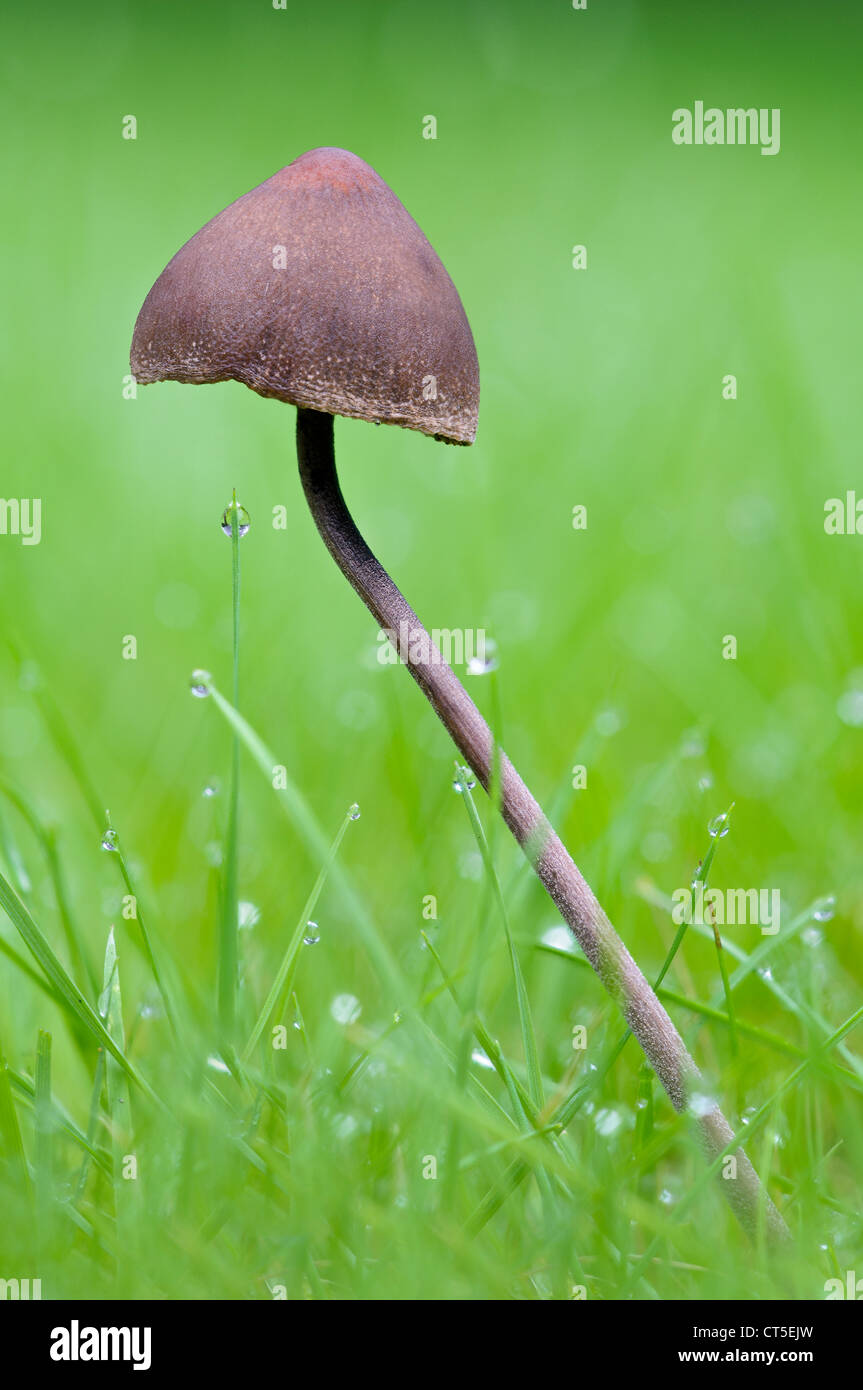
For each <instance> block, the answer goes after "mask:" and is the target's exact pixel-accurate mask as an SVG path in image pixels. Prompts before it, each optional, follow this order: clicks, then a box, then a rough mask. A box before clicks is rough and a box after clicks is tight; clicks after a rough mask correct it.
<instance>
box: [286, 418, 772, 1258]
mask: <svg viewBox="0 0 863 1390" xmlns="http://www.w3.org/2000/svg"><path fill="white" fill-rule="evenodd" d="M297 456H298V459H299V465H300V479H301V481H302V485H303V490H304V492H305V495H306V501H307V502H308V504H309V508H310V510H311V513H312V516H313V518H314V520H315V524H316V526H317V528H318V530H319V531H320V533H321V536H322V538H323V541H324V544H325V545H326V547H327V549H328V550H329V552H330V554H331V555H332V557H333V559H334V560H335V562H336V564H337V565H338V567H339V569H340V570H341V571H342V573H343V574H344V575H345V577H346V579H347V580H348V581H349V583H350V584H351V585H352V586H353V588H354V589H355V590H356V592H357V593H358V594H359V596H360V598H361V599H362V600H363V603H364V604H365V605H366V607H367V608H368V609H369V611H370V612H371V613H372V614H373V615H374V617H375V620H376V621H377V623H378V624H379V626H380V627H381V628H384V629H386V631H387V633H388V635H389V636H390V640H391V641H392V643H393V646H395V647H396V649H397V651H398V653H399V656H400V658H401V660H402V661H403V662H404V664H405V665H406V666H407V669H408V671H409V672H410V674H411V676H412V677H413V679H414V680H415V681H416V683H417V685H418V686H419V687H420V689H421V690H422V692H423V694H424V695H425V697H426V699H427V700H428V701H429V703H430V704H431V705H432V707H433V709H434V710H435V712H436V713H437V715H438V718H439V719H440V720H441V722H442V723H443V724H444V726H445V727H446V729H447V730H448V732H449V734H450V736H451V737H452V739H453V741H454V743H455V744H456V747H457V748H458V749H459V751H460V752H461V754H462V756H463V757H464V759H465V761H466V762H467V763H468V764H469V765H470V767H471V768H472V769H473V771H474V772H475V773H476V775H477V777H478V778H479V780H480V782H481V783H482V785H483V787H484V788H485V790H486V791H488V789H489V782H490V780H491V778H492V776H493V775H494V776H495V778H496V779H498V778H499V785H496V788H495V795H496V799H497V798H498V797H499V798H500V807H501V812H502V814H503V818H504V820H505V821H506V823H507V825H508V826H509V828H510V830H511V831H512V833H513V835H514V836H515V838H516V840H517V841H518V843H519V844H520V845H521V847H522V848H523V849H524V851H525V853H526V854H527V856H528V858H529V860H530V862H531V864H532V865H533V868H534V870H535V872H536V874H537V876H538V878H539V879H540V881H541V882H542V883H543V885H544V886H545V888H546V890H547V891H548V893H549V896H550V897H551V899H552V901H553V902H554V904H555V906H556V907H557V909H558V911H559V912H560V915H561V916H562V918H563V920H564V921H565V922H566V923H567V924H568V925H569V927H570V928H571V929H572V931H573V933H574V935H575V937H576V939H577V940H578V943H579V945H580V946H581V948H582V950H583V951H584V954H585V955H586V957H587V959H588V960H589V961H590V964H591V965H592V966H593V968H594V970H595V971H596V973H597V975H598V976H599V978H600V979H601V981H602V983H603V984H604V986H605V988H606V989H607V990H608V993H609V994H610V995H611V997H612V998H613V999H614V1000H615V1001H616V1002H617V1004H618V1005H619V1006H620V1008H621V1010H622V1012H623V1014H624V1016H625V1018H626V1021H627V1023H628V1024H629V1027H630V1028H631V1029H632V1031H633V1033H634V1034H635V1036H636V1038H637V1039H638V1041H639V1042H640V1044H641V1046H642V1048H643V1050H644V1052H645V1055H646V1056H647V1058H648V1060H649V1061H650V1063H651V1065H652V1067H653V1068H654V1070H655V1072H656V1074H657V1076H658V1077H659V1079H660V1081H661V1082H662V1084H663V1086H664V1087H665V1090H666V1091H667V1092H668V1095H669V1097H670V1099H671V1103H672V1105H673V1106H674V1108H675V1110H678V1111H684V1110H686V1109H687V1106H688V1105H689V1103H690V1099H691V1098H692V1097H693V1096H694V1095H696V1094H697V1093H698V1092H699V1090H700V1089H703V1087H702V1086H701V1085H700V1075H699V1072H698V1068H697V1067H696V1065H695V1063H694V1061H693V1060H692V1058H691V1057H690V1055H689V1053H688V1052H687V1050H686V1046H685V1044H684V1042H683V1039H682V1038H681V1037H680V1034H679V1033H678V1032H677V1029H676V1028H675V1027H674V1024H673V1023H672V1022H671V1019H670V1018H669V1016H668V1014H667V1013H666V1011H665V1009H664V1008H663V1006H662V1004H660V1002H659V1000H658V999H657V997H656V995H655V994H654V992H653V990H652V989H651V987H650V985H649V984H648V982H647V980H646V979H645V977H644V976H643V975H642V973H641V971H640V970H639V968H638V966H637V965H636V963H635V961H634V960H633V959H632V956H631V955H630V954H629V951H628V950H627V949H626V947H625V946H624V944H623V942H622V941H621V939H620V937H619V936H618V935H617V932H616V931H615V930H614V928H613V926H612V925H611V923H610V922H609V920H608V918H607V917H606V916H605V913H604V912H603V910H602V908H601V907H600V905H599V903H598V902H597V900H596V898H595V897H594V895H593V893H592V892H591V889H590V888H589V886H588V884H587V883H586V882H585V880H584V879H583V878H582V876H581V874H580V872H579V870H578V868H577V867H576V865H575V863H574V862H573V860H572V858H571V857H570V855H569V854H568V852H567V850H566V849H565V847H564V845H563V844H562V842H561V840H560V839H559V838H558V836H557V835H556V834H555V833H554V831H553V830H552V828H551V826H550V825H549V823H548V821H547V820H546V819H545V816H544V815H543V813H542V810H541V808H540V806H539V805H538V803H537V802H536V800H535V799H534V797H533V796H532V795H531V793H530V791H529V790H528V788H527V787H526V786H525V784H524V782H523V781H522V780H521V778H520V776H519V775H518V773H517V772H516V770H515V768H514V767H513V765H512V763H511V762H510V761H509V759H508V758H507V757H506V755H505V753H504V752H503V751H502V750H499V754H498V764H499V766H498V767H496V768H493V741H492V735H491V731H490V729H489V727H488V725H487V724H486V722H485V720H484V719H483V717H482V715H481V714H480V712H479V710H478V709H477V707H476V705H475V704H474V703H473V701H472V700H471V699H470V697H469V695H468V694H467V693H466V691H465V690H464V689H463V687H462V685H461V683H460V681H459V680H458V678H457V677H456V675H455V673H454V672H453V671H452V670H451V669H450V667H449V666H447V664H446V662H445V661H444V660H443V657H442V656H441V653H440V651H439V650H438V648H437V646H436V645H435V643H434V642H433V641H432V639H431V637H430V636H429V634H428V632H427V631H426V629H425V628H424V627H423V625H422V623H421V622H420V620H419V618H418V617H417V616H416V614H415V613H414V611H413V609H412V608H411V607H410V605H409V604H408V603H407V601H406V600H405V598H404V596H403V595H402V593H401V592H400V590H399V589H398V588H397V587H396V585H395V584H394V583H393V581H392V579H390V577H389V575H388V574H387V572H386V570H385V569H384V568H383V566H382V565H381V564H380V563H379V562H378V561H377V560H376V559H375V556H374V555H373V554H372V552H371V550H370V549H369V547H368V546H367V545H366V542H365V541H364V540H363V538H362V536H361V535H360V533H359V531H358V530H357V527H356V525H355V523H354V520H353V518H352V516H351V514H350V512H349V511H348V509H347V506H346V504H345V500H344V498H343V496H342V492H341V488H340V487H339V480H338V476H337V474H336V465H335V456H334V450H333V417H332V416H331V415H325V414H321V413H319V412H317V411H312V410H304V409H299V410H298V411H297ZM696 1119H697V1123H698V1126H699V1129H700V1131H701V1136H702V1140H703V1143H704V1147H705V1149H706V1151H707V1154H708V1156H709V1157H710V1158H715V1157H716V1156H717V1155H718V1154H719V1153H721V1152H722V1151H723V1149H725V1148H726V1146H727V1145H728V1144H729V1142H730V1141H731V1140H732V1139H733V1137H734V1135H733V1130H732V1129H731V1126H730V1125H729V1123H728V1121H727V1120H726V1119H725V1117H724V1115H723V1114H722V1112H721V1110H720V1109H719V1108H718V1106H715V1107H712V1108H711V1109H709V1110H708V1111H707V1113H705V1114H701V1113H699V1114H697V1115H696ZM734 1158H735V1160H736V1164H735V1165H732V1166H733V1167H736V1176H734V1177H728V1178H727V1179H726V1180H725V1181H724V1182H723V1183H722V1187H723V1189H724V1191H725V1195H726V1197H727V1198H728V1200H729V1202H730V1204H731V1206H732V1207H733V1209H734V1211H735V1212H736V1214H737V1216H738V1217H739V1218H740V1220H741V1222H742V1223H743V1225H744V1226H746V1227H747V1228H748V1229H749V1230H750V1231H754V1230H755V1229H756V1227H757V1225H758V1224H759V1221H760V1220H762V1219H763V1221H764V1225H765V1229H766V1231H767V1233H768V1235H770V1236H772V1237H776V1238H783V1237H786V1238H787V1237H788V1234H789V1232H788V1228H787V1227H786V1225H785V1222H784V1221H783V1219H782V1217H781V1216H780V1214H779V1212H778V1211H777V1209H776V1207H775V1206H774V1205H773V1203H772V1202H771V1200H770V1198H769V1197H768V1196H767V1194H766V1192H764V1190H763V1189H762V1187H761V1183H760V1181H759V1178H758V1175H757V1173H756V1172H755V1169H754V1168H753V1167H752V1164H751V1163H750V1162H749V1159H748V1158H747V1157H746V1155H745V1153H744V1152H743V1150H742V1149H737V1150H736V1151H735V1152H734Z"/></svg>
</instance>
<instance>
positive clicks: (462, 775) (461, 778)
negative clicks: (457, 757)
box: [452, 763, 476, 796]
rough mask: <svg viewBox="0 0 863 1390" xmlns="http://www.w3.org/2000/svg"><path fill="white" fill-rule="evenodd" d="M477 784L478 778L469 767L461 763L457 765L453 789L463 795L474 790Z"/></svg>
mask: <svg viewBox="0 0 863 1390" xmlns="http://www.w3.org/2000/svg"><path fill="white" fill-rule="evenodd" d="M475 786H476V778H475V777H474V775H473V773H472V772H471V770H470V768H469V767H462V766H460V764H459V763H456V765H455V777H454V778H453V779H452V789H453V791H454V792H458V794H459V796H462V795H463V794H464V792H465V791H469V792H472V791H473V789H474V787H475Z"/></svg>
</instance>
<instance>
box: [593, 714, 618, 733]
mask: <svg viewBox="0 0 863 1390" xmlns="http://www.w3.org/2000/svg"><path fill="white" fill-rule="evenodd" d="M593 723H594V728H595V729H596V732H597V733H598V734H601V735H602V737H603V738H611V737H612V736H613V735H614V734H616V733H618V732H619V730H620V729H622V728H623V716H622V714H621V713H620V711H619V710H616V709H612V708H610V707H609V708H608V709H603V710H600V711H599V714H598V715H597V716H596V718H595V720H594V721H593Z"/></svg>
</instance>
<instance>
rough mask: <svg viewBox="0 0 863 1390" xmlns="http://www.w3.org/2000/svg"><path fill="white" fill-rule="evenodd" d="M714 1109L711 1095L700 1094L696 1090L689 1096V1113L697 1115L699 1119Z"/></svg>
mask: <svg viewBox="0 0 863 1390" xmlns="http://www.w3.org/2000/svg"><path fill="white" fill-rule="evenodd" d="M715 1109H716V1101H715V1100H714V1099H713V1096H706V1095H701V1094H699V1092H697V1091H696V1092H694V1093H693V1095H692V1096H691V1097H690V1101H689V1110H690V1114H692V1115H695V1116H697V1117H698V1118H699V1119H700V1118H701V1117H703V1116H704V1115H710V1114H711V1113H712V1111H714V1110H715Z"/></svg>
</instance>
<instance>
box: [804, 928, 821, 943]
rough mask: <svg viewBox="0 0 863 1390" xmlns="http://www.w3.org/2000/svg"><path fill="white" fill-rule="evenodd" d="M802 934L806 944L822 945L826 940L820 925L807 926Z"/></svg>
mask: <svg viewBox="0 0 863 1390" xmlns="http://www.w3.org/2000/svg"><path fill="white" fill-rule="evenodd" d="M802 936H803V943H804V945H806V946H820V945H821V943H822V941H823V940H824V933H823V931H819V929H818V927H807V928H806V930H805V932H803V933H802Z"/></svg>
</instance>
